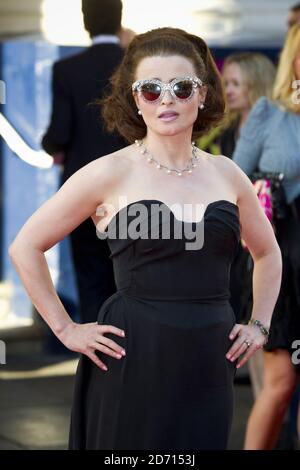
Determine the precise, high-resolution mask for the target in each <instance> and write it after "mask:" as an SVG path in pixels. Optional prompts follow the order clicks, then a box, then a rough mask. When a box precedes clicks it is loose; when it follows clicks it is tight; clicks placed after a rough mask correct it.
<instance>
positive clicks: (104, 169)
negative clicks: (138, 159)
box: [80, 146, 132, 197]
mask: <svg viewBox="0 0 300 470" xmlns="http://www.w3.org/2000/svg"><path fill="white" fill-rule="evenodd" d="M131 147H132V146H128V147H125V148H124V149H121V150H118V151H117V152H113V153H110V154H107V155H104V156H102V157H99V158H97V159H96V160H93V161H92V162H90V163H88V164H87V165H85V167H83V168H82V169H81V170H83V171H84V172H85V173H86V174H87V175H90V176H91V180H93V181H95V182H97V183H98V184H99V189H100V187H101V188H102V189H101V196H102V197H105V195H106V194H102V193H103V192H104V193H105V192H106V190H107V189H109V188H112V187H115V186H117V185H118V184H120V183H121V182H122V181H123V179H124V178H125V177H126V175H128V172H129V171H130V168H131V165H132V163H131V160H130V154H131V152H130V149H131ZM81 170H80V171H81Z"/></svg>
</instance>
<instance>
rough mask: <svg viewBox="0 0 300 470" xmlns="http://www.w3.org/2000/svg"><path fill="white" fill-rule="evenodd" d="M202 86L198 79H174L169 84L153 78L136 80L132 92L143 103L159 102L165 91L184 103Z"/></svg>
mask: <svg viewBox="0 0 300 470" xmlns="http://www.w3.org/2000/svg"><path fill="white" fill-rule="evenodd" d="M202 85H203V83H202V80H200V78H198V77H180V78H175V79H174V80H172V81H171V82H170V83H164V82H161V81H160V80H157V79H155V78H153V79H152V80H137V81H136V82H134V83H133V85H132V91H137V92H138V93H139V94H140V95H141V96H142V98H143V99H144V100H145V101H147V102H151V103H154V102H156V101H160V100H161V98H162V97H163V95H164V94H165V92H166V90H168V91H170V93H171V95H172V96H173V97H174V98H175V99H177V100H179V101H184V100H188V99H190V98H191V97H192V96H193V94H194V92H195V90H196V88H197V87H198V86H199V87H200V86H202Z"/></svg>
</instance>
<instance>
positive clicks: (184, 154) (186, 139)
mask: <svg viewBox="0 0 300 470" xmlns="http://www.w3.org/2000/svg"><path fill="white" fill-rule="evenodd" d="M143 142H144V145H145V146H146V147H147V149H148V151H149V152H150V153H151V154H152V155H153V157H154V158H155V159H156V160H158V161H159V162H160V163H161V164H163V165H166V166H167V167H170V168H176V169H182V168H184V167H185V166H186V165H187V164H188V162H189V161H190V159H191V157H192V146H191V143H192V137H191V133H189V134H186V135H185V136H183V135H182V134H178V135H173V136H161V135H157V134H153V133H152V132H151V131H150V130H148V133H147V136H146V137H145V138H144V139H143Z"/></svg>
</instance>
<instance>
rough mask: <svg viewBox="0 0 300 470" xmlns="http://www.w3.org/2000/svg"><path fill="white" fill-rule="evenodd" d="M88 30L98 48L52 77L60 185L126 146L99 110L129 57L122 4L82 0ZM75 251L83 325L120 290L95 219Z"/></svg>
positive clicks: (47, 141) (46, 143) (48, 145)
mask: <svg viewBox="0 0 300 470" xmlns="http://www.w3.org/2000/svg"><path fill="white" fill-rule="evenodd" d="M82 12H83V18H84V25H85V28H86V30H87V31H88V32H89V34H90V37H91V40H92V45H91V46H90V47H89V48H87V49H85V50H84V51H83V52H81V53H80V54H76V55H73V56H71V57H69V58H66V59H63V60H60V61H58V62H56V63H55V64H54V66H53V78H52V93H53V101H52V115H51V121H50V124H49V127H48V129H47V131H46V133H45V135H44V137H43V139H42V146H43V148H44V150H45V151H46V152H48V153H49V154H50V155H52V156H53V157H54V160H55V163H58V164H62V174H61V181H60V184H61V185H62V184H63V183H64V182H65V181H66V180H67V179H68V178H69V177H70V176H71V175H72V174H73V173H75V172H76V171H77V170H79V169H80V168H81V167H83V166H84V165H86V164H88V163H89V162H91V161H92V160H95V159H97V158H99V157H101V156H102V155H106V154H109V153H111V152H114V151H117V150H119V149H120V148H122V147H124V146H125V145H126V144H125V142H124V141H123V140H122V139H121V138H120V137H119V136H117V135H113V134H107V133H106V132H105V131H104V129H103V123H102V120H101V116H100V110H99V106H98V105H97V106H95V105H93V104H92V103H93V102H94V101H95V100H96V99H99V98H101V97H102V96H103V92H104V91H105V88H106V87H107V86H108V85H109V78H110V77H111V75H112V73H113V71H114V70H115V68H116V67H117V66H118V65H119V63H120V62H121V60H122V57H123V48H122V47H121V45H120V38H119V36H118V35H119V34H120V33H121V31H122V28H121V17H122V2H121V0H82ZM70 238H71V249H72V257H73V264H74V269H75V276H76V281H77V287H78V295H79V302H80V314H81V321H82V322H84V323H85V322H93V321H96V320H97V314H98V311H99V309H100V307H101V305H102V303H103V302H104V300H105V299H106V298H107V297H109V296H110V295H111V294H113V293H114V292H115V290H116V287H115V282H114V276H113V267H112V261H111V260H110V259H109V248H108V244H107V241H106V240H100V239H99V238H98V237H97V235H96V227H95V225H94V223H93V221H92V219H91V218H88V219H87V220H85V221H84V222H83V223H82V224H81V225H80V226H79V227H77V228H76V229H75V230H74V231H73V232H72V233H71V234H70Z"/></svg>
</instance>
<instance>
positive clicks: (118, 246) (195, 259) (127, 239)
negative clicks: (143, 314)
mask: <svg viewBox="0 0 300 470" xmlns="http://www.w3.org/2000/svg"><path fill="white" fill-rule="evenodd" d="M141 204H142V207H143V208H144V209H145V210H144V211H143V213H142V216H141V217H137V216H136V208H137V206H138V208H140V207H141ZM153 209H155V210H156V212H155V211H154V210H153ZM136 232H138V234H136ZM104 234H105V236H106V237H107V241H108V245H109V248H110V251H111V254H110V258H111V259H112V262H113V267H114V274H115V281H116V286H117V289H118V290H119V291H123V292H124V293H127V294H128V295H133V296H139V297H144V298H151V299H161V300H164V299H165V300H184V299H189V300H197V301H199V300H200V301H207V302H210V301H216V300H228V299H229V297H230V292H229V281H230V267H231V263H232V261H233V259H234V256H235V254H236V252H237V248H238V243H239V240H240V221H239V210H238V206H237V205H236V204H234V203H233V202H231V201H228V200H225V199H224V200H223V199H220V200H217V201H213V202H211V203H210V204H209V205H208V206H207V207H206V210H205V212H204V215H203V218H202V220H201V221H199V222H186V221H181V220H178V219H177V218H176V216H175V215H174V213H173V211H172V210H171V209H170V208H169V207H168V206H167V205H166V204H165V203H163V202H162V201H159V200H156V199H151V200H150V199H144V200H140V201H136V202H133V203H131V204H128V205H127V206H125V207H123V208H122V209H121V210H120V211H119V212H117V214H116V215H115V216H114V217H113V218H112V220H111V221H110V222H109V224H108V226H107V227H106V229H105V232H104ZM102 235H103V234H102Z"/></svg>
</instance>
